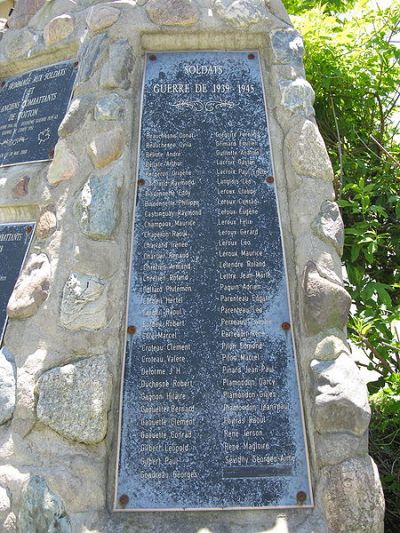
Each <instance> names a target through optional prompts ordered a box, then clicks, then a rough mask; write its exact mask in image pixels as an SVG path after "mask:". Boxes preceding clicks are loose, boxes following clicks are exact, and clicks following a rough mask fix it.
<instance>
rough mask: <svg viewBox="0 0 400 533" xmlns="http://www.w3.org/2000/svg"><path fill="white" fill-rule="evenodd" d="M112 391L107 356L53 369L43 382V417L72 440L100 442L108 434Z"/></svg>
mask: <svg viewBox="0 0 400 533" xmlns="http://www.w3.org/2000/svg"><path fill="white" fill-rule="evenodd" d="M111 392H112V379H111V374H110V372H109V370H108V367H107V358H106V356H99V357H91V358H90V359H84V360H82V361H79V362H77V363H74V364H69V365H65V366H63V367H59V368H53V369H52V370H49V371H47V372H45V373H44V374H43V375H42V377H41V378H40V381H39V399H38V404H37V414H38V418H39V420H41V421H42V422H44V423H45V424H47V425H48V426H50V427H51V428H52V429H54V430H55V431H56V432H57V433H59V434H60V435H62V436H63V437H66V438H68V439H72V440H76V441H79V442H84V443H86V444H96V443H98V442H101V441H102V440H103V439H104V437H105V436H106V433H107V413H108V409H109V407H110V401H111Z"/></svg>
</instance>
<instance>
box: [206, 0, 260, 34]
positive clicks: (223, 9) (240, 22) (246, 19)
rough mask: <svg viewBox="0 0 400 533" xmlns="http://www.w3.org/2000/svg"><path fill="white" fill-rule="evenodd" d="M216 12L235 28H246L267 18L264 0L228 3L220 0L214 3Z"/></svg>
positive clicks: (237, 0)
mask: <svg viewBox="0 0 400 533" xmlns="http://www.w3.org/2000/svg"><path fill="white" fill-rule="evenodd" d="M214 8H215V11H216V13H217V14H218V15H219V16H220V17H221V18H222V19H223V20H225V21H226V22H228V23H229V24H231V25H232V26H234V27H236V28H248V27H249V26H251V25H252V24H257V23H258V22H261V21H266V20H267V19H268V17H267V12H266V9H265V5H264V2H262V1H261V0H235V1H234V2H230V3H229V4H228V5H226V3H224V2H223V1H222V0H216V1H215V3H214Z"/></svg>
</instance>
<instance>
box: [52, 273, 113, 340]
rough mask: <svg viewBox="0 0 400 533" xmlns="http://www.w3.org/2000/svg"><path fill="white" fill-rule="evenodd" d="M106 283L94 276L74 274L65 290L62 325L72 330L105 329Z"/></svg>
mask: <svg viewBox="0 0 400 533" xmlns="http://www.w3.org/2000/svg"><path fill="white" fill-rule="evenodd" d="M106 310H107V291H106V285H105V282H104V281H102V280H100V279H99V278H96V277H94V276H87V275H85V274H78V273H73V274H71V275H70V277H69V278H68V281H67V282H66V284H65V286H64V290H63V297H62V302H61V315H60V320H61V324H62V325H63V326H65V327H66V328H68V329H71V330H79V329H88V330H96V329H100V328H103V327H104V326H105V325H106V323H107V319H106Z"/></svg>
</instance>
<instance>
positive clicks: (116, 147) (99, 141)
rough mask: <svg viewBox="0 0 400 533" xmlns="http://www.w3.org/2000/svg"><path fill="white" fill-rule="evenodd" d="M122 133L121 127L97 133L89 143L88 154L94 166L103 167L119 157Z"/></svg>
mask: <svg viewBox="0 0 400 533" xmlns="http://www.w3.org/2000/svg"><path fill="white" fill-rule="evenodd" d="M123 148H124V134H123V132H122V130H121V128H119V127H118V128H115V129H113V130H111V131H107V132H104V133H99V134H98V135H96V137H95V138H94V139H93V141H92V142H91V143H90V144H89V156H90V159H91V160H92V163H93V165H94V166H95V167H96V168H103V167H105V166H107V165H108V164H110V163H111V162H112V161H114V160H115V159H118V158H119V157H121V154H122V150H123Z"/></svg>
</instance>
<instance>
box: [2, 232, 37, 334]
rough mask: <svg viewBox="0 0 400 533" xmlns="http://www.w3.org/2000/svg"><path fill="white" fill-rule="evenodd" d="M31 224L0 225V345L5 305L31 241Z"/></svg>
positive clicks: (5, 319) (3, 328) (5, 321)
mask: <svg viewBox="0 0 400 533" xmlns="http://www.w3.org/2000/svg"><path fill="white" fill-rule="evenodd" d="M34 226H35V225H34V223H33V222H23V223H14V224H0V344H1V341H2V340H3V335H4V330H5V327H6V323H7V304H8V300H9V299H10V296H11V293H12V291H13V289H14V285H15V283H16V281H17V279H18V275H19V273H20V271H21V268H22V265H23V263H24V259H25V256H26V253H27V250H28V248H29V244H30V242H31V240H32V235H33V230H34Z"/></svg>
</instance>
